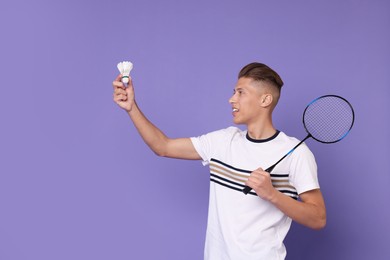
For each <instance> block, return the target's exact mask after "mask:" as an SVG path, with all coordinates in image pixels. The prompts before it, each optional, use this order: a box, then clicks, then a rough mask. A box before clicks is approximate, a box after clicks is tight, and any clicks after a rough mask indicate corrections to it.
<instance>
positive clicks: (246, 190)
mask: <svg viewBox="0 0 390 260" xmlns="http://www.w3.org/2000/svg"><path fill="white" fill-rule="evenodd" d="M284 157H286V155H285V156H284ZM284 157H283V158H282V159H284ZM282 159H280V160H279V161H278V162H277V163H275V164H274V165H272V166H271V167H269V168H267V169H266V170H265V172H268V173H271V172H272V170H273V169H274V168H275V166H276V165H277V164H278V163H279V162H280V161H281V160H282ZM251 190H252V188H251V187H249V186H245V188H244V189H243V190H242V192H243V193H244V194H245V195H247V194H248V193H249V192H250V191H251Z"/></svg>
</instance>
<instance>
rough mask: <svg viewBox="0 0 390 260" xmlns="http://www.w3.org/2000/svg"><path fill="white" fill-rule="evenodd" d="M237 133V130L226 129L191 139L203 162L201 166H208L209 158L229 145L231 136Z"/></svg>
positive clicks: (232, 128) (233, 128) (234, 128)
mask: <svg viewBox="0 0 390 260" xmlns="http://www.w3.org/2000/svg"><path fill="white" fill-rule="evenodd" d="M238 132H239V129H238V128H236V127H228V128H226V129H221V130H217V131H214V132H210V133H208V134H204V135H201V136H198V137H191V138H190V139H191V142H192V144H193V145H194V147H195V150H196V151H197V153H198V154H199V156H200V157H201V158H202V160H203V162H202V164H203V165H208V164H209V163H210V160H211V158H213V156H215V154H216V153H218V152H217V150H220V149H224V148H222V146H226V145H227V144H229V143H230V140H231V138H232V136H234V134H235V133H238Z"/></svg>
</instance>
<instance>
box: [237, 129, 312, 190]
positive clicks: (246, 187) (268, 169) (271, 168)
mask: <svg viewBox="0 0 390 260" xmlns="http://www.w3.org/2000/svg"><path fill="white" fill-rule="evenodd" d="M309 137H311V135H310V134H308V135H307V136H306V137H305V138H304V139H303V140H302V141H300V142H299V144H297V145H296V146H294V148H293V149H291V150H290V151H289V152H288V153H286V154H285V155H284V156H283V157H282V158H280V159H279V161H277V162H276V163H275V164H273V165H271V166H270V167H268V168H267V169H266V170H265V171H266V172H268V173H271V172H272V170H273V169H274V168H275V166H276V165H278V164H279V163H280V162H281V161H283V159H284V158H286V157H287V156H288V155H289V154H291V153H292V152H294V151H295V149H297V148H298V146H300V145H301V144H302V143H303V142H304V141H306V139H308V138H309ZM251 190H252V188H251V187H249V186H245V188H244V189H243V190H242V192H244V194H245V195H246V194H248V193H249V192H250V191H251Z"/></svg>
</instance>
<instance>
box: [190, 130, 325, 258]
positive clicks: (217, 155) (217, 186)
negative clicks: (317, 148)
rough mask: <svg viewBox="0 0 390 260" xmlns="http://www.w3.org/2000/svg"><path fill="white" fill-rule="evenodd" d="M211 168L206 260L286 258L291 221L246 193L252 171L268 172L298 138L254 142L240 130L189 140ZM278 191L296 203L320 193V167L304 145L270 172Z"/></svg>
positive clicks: (278, 136)
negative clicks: (306, 194)
mask: <svg viewBox="0 0 390 260" xmlns="http://www.w3.org/2000/svg"><path fill="white" fill-rule="evenodd" d="M191 141H192V143H193V145H194V147H195V149H196V151H197V152H198V154H199V155H200V156H201V157H202V159H203V164H204V165H209V166H210V198H209V215H208V224H207V232H206V244H205V252H204V258H205V259H206V260H228V259H231V260H242V259H245V260H251V259H256V260H259V259H265V260H273V259H284V258H285V257H286V249H285V246H284V244H283V240H284V238H285V236H286V234H287V232H288V230H289V228H290V225H291V219H290V218H289V217H287V216H286V215H285V214H283V212H281V211H280V210H279V209H278V208H276V207H275V206H274V205H273V204H272V203H270V202H268V201H265V200H263V199H261V198H260V197H258V196H257V195H256V193H254V192H253V191H252V192H251V193H250V194H248V195H245V194H244V193H243V192H242V189H243V188H244V183H245V181H246V180H247V178H248V176H249V175H250V173H251V172H252V171H253V170H255V169H257V168H259V167H261V168H263V169H267V168H268V167H269V166H271V165H273V164H274V163H275V162H277V161H278V160H279V159H280V158H281V157H282V156H283V155H285V154H286V153H287V152H288V151H290V150H291V149H292V148H293V147H294V146H295V145H296V144H298V142H299V141H298V140H297V139H296V138H292V137H288V136H287V135H286V134H284V133H283V132H277V133H276V134H275V135H274V136H273V137H271V138H268V139H265V140H253V139H251V138H250V137H249V135H247V131H242V130H240V129H239V128H237V127H229V128H226V129H222V130H219V131H215V132H211V133H208V134H206V135H202V136H199V137H193V138H191ZM271 179H272V184H273V185H274V187H275V188H276V189H278V190H279V191H281V192H283V193H284V194H285V195H287V196H290V197H292V198H294V199H297V198H298V194H301V193H303V192H305V191H309V190H313V189H318V188H319V184H318V179H317V165H316V162H315V159H314V156H313V154H312V153H311V151H310V150H309V149H308V147H307V146H306V145H305V144H302V145H301V146H299V147H298V148H297V149H296V150H295V151H294V152H293V153H291V154H290V155H289V156H287V157H286V158H285V159H284V160H283V161H282V162H280V163H279V164H278V165H277V166H276V167H275V168H274V169H273V171H272V173H271Z"/></svg>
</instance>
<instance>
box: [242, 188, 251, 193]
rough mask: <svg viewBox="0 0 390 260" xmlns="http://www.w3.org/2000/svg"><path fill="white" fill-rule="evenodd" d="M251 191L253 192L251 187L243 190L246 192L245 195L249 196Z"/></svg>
mask: <svg viewBox="0 0 390 260" xmlns="http://www.w3.org/2000/svg"><path fill="white" fill-rule="evenodd" d="M251 190H252V188H251V187H249V186H245V188H244V189H243V190H242V192H244V194H245V195H247V194H248V193H249V192H250V191H251Z"/></svg>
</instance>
